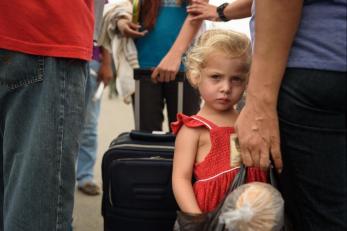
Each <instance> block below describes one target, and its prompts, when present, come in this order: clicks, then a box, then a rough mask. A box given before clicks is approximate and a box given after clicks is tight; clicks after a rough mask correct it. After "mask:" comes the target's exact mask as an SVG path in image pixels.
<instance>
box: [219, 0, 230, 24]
mask: <svg viewBox="0 0 347 231" xmlns="http://www.w3.org/2000/svg"><path fill="white" fill-rule="evenodd" d="M228 5H229V3H226V2H225V3H223V4H222V5H220V6H218V7H217V8H216V11H217V15H218V18H219V20H220V21H223V22H227V21H229V20H230V19H228V18H227V17H226V16H225V14H224V10H225V8H226V7H227V6H228Z"/></svg>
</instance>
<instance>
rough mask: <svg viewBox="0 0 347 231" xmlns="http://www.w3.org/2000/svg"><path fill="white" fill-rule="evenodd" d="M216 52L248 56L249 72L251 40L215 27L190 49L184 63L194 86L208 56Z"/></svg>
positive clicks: (233, 55)
mask: <svg viewBox="0 0 347 231" xmlns="http://www.w3.org/2000/svg"><path fill="white" fill-rule="evenodd" d="M214 52H222V53H224V54H225V55H227V56H228V57H229V58H239V57H242V56H244V55H245V56H246V62H245V69H246V72H247V73H248V72H249V69H250V65H251V42H250V40H249V38H248V37H247V36H246V35H245V34H242V33H239V32H235V31H231V30H222V29H213V30H208V31H206V32H205V33H203V34H202V35H201V36H200V37H199V39H198V41H197V42H196V43H195V45H194V46H193V47H192V48H191V49H190V50H189V51H188V53H187V56H186V58H185V61H184V64H185V66H186V75H187V78H188V80H189V82H190V83H191V85H192V86H193V87H197V85H198V84H199V82H200V73H201V69H202V68H203V67H204V66H205V64H206V62H207V58H208V56H209V55H211V54H212V53H214Z"/></svg>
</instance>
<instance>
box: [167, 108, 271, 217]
mask: <svg viewBox="0 0 347 231" xmlns="http://www.w3.org/2000/svg"><path fill="white" fill-rule="evenodd" d="M183 125H184V126H186V127H189V128H198V127H206V128H207V129H208V130H209V131H210V140H211V149H210V151H209V153H208V154H207V155H206V157H205V159H204V160H202V161H201V162H199V163H196V164H195V165H194V170H193V174H194V179H195V182H194V184H193V189H194V193H195V197H196V200H197V203H198V205H199V207H200V209H201V211H202V212H209V211H212V210H213V209H214V208H216V207H217V205H218V204H219V202H220V201H221V200H222V199H223V198H224V197H225V196H226V195H225V194H226V192H227V191H228V189H229V186H230V184H231V182H233V180H234V178H235V176H236V174H237V173H238V171H239V166H238V167H234V168H231V167H230V136H231V135H232V134H233V133H235V129H234V127H219V126H217V125H215V124H214V123H212V122H211V121H209V120H207V119H205V118H203V117H201V116H198V115H193V116H186V115H184V114H181V113H180V114H178V115H177V121H176V122H174V123H172V124H171V128H172V131H173V133H174V134H177V133H178V131H179V129H180V128H181V127H182V126H183ZM231 155H232V154H231ZM253 181H260V182H267V174H266V173H265V172H264V171H262V170H261V169H259V168H255V167H251V168H248V169H247V182H253Z"/></svg>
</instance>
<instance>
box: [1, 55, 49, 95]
mask: <svg viewBox="0 0 347 231" xmlns="http://www.w3.org/2000/svg"><path fill="white" fill-rule="evenodd" d="M44 61H45V58H44V57H43V56H42V57H39V58H38V73H37V77H35V78H33V79H23V80H20V81H18V82H16V83H11V82H6V81H2V80H0V85H5V86H7V87H8V88H9V89H10V90H15V89H17V88H19V87H22V86H25V85H30V84H33V83H37V82H41V81H42V80H43V72H44Z"/></svg>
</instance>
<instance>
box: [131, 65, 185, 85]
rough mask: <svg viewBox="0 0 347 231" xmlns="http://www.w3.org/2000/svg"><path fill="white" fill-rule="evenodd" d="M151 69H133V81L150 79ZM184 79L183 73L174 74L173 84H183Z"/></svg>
mask: <svg viewBox="0 0 347 231" xmlns="http://www.w3.org/2000/svg"><path fill="white" fill-rule="evenodd" d="M153 70H154V69H153V68H136V69H134V79H135V80H141V79H150V78H151V75H152V72H153ZM184 77H185V73H184V72H183V71H179V72H177V74H176V78H175V80H173V82H183V80H184Z"/></svg>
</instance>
